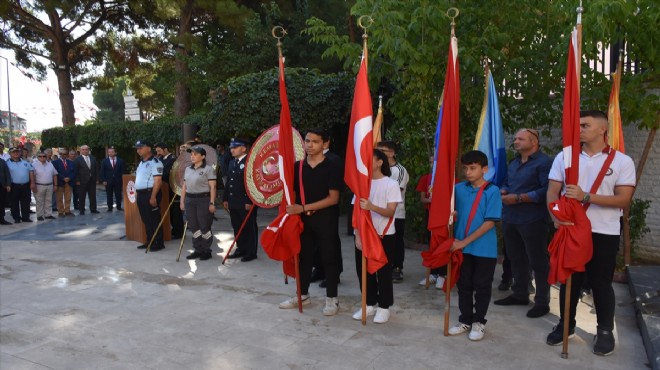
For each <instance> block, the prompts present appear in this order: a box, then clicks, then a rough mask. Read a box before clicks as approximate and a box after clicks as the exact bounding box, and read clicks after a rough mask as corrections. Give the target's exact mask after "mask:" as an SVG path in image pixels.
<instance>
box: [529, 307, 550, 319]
mask: <svg viewBox="0 0 660 370" xmlns="http://www.w3.org/2000/svg"><path fill="white" fill-rule="evenodd" d="M548 312H550V306H534V307H532V308H531V309H530V310H529V311H527V317H530V318H532V319H535V318H537V317H541V316H545V315H547V314H548Z"/></svg>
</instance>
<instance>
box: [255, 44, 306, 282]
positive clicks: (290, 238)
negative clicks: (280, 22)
mask: <svg viewBox="0 0 660 370" xmlns="http://www.w3.org/2000/svg"><path fill="white" fill-rule="evenodd" d="M279 67H280V74H279V80H280V103H281V105H282V108H281V110H280V126H279V142H278V152H279V155H278V157H279V159H278V166H279V173H280V180H282V188H283V194H282V202H281V203H280V208H279V214H278V216H277V217H276V218H275V219H274V220H273V221H272V222H271V223H270V225H268V227H267V228H266V229H265V230H264V232H263V233H262V234H261V245H262V246H263V248H264V251H265V252H266V254H268V256H269V257H270V258H272V259H274V260H277V261H284V264H283V270H284V273H285V274H286V275H288V276H292V277H295V265H294V263H293V258H294V256H296V255H297V254H298V253H300V234H301V233H302V231H303V223H302V220H301V219H300V216H299V215H289V214H287V213H286V206H287V205H291V204H292V203H293V201H294V199H293V174H294V172H293V166H294V162H295V160H296V157H295V154H294V148H293V126H292V124H291V113H290V111H289V99H288V98H287V95H286V82H285V80H284V61H283V60H282V56H280V58H279Z"/></svg>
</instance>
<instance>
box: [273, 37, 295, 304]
mask: <svg viewBox="0 0 660 370" xmlns="http://www.w3.org/2000/svg"><path fill="white" fill-rule="evenodd" d="M276 31H280V35H279V36H278V35H277V33H276ZM271 34H272V35H273V37H274V38H276V39H277V56H278V58H279V61H281V64H280V63H278V64H279V65H280V67H281V68H282V70H280V73H281V74H282V75H283V74H284V55H283V54H282V38H283V37H284V36H286V34H287V32H286V30H285V29H284V28H283V27H281V26H275V27H273V29H272V31H271ZM282 78H283V77H282ZM301 181H302V180H301ZM299 257H300V252H298V254H296V255H295V256H293V265H294V269H295V275H296V276H295V279H296V298H297V299H298V312H300V313H302V312H303V307H302V299H301V298H302V293H301V291H300V289H301V288H300V265H299ZM283 263H284V262H283ZM284 283H285V284H288V283H289V281H288V276H286V274H285V275H284Z"/></svg>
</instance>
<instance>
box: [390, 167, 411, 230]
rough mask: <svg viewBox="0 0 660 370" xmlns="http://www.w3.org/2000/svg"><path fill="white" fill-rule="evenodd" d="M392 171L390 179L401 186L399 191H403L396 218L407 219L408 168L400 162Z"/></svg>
mask: <svg viewBox="0 0 660 370" xmlns="http://www.w3.org/2000/svg"><path fill="white" fill-rule="evenodd" d="M390 171H392V176H390V178H391V179H392V180H394V181H396V182H397V183H398V184H399V189H400V190H401V203H399V204H397V206H396V211H395V212H394V218H406V187H407V186H408V180H409V177H408V171H406V168H405V167H403V166H402V165H401V163H398V162H397V164H395V165H394V166H392V167H390Z"/></svg>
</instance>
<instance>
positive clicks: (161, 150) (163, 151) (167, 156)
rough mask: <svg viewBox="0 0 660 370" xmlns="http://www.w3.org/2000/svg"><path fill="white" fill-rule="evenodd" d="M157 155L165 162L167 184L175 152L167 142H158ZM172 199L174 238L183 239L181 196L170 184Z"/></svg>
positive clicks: (164, 174) (164, 172)
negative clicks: (171, 151)
mask: <svg viewBox="0 0 660 370" xmlns="http://www.w3.org/2000/svg"><path fill="white" fill-rule="evenodd" d="M155 147H156V157H157V158H158V159H159V160H160V161H161V162H163V182H164V183H165V184H169V183H170V172H172V166H173V165H174V162H175V161H176V157H175V156H174V154H172V153H170V150H169V149H168V147H167V144H165V143H156V145H155ZM169 189H170V191H169V194H170V199H174V203H173V204H172V206H171V207H170V223H171V224H172V240H175V239H181V237H183V214H182V213H181V208H180V204H182V203H181V202H180V198H179V196H178V195H177V194H176V193H174V189H173V188H172V187H171V186H170V188H169Z"/></svg>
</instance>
